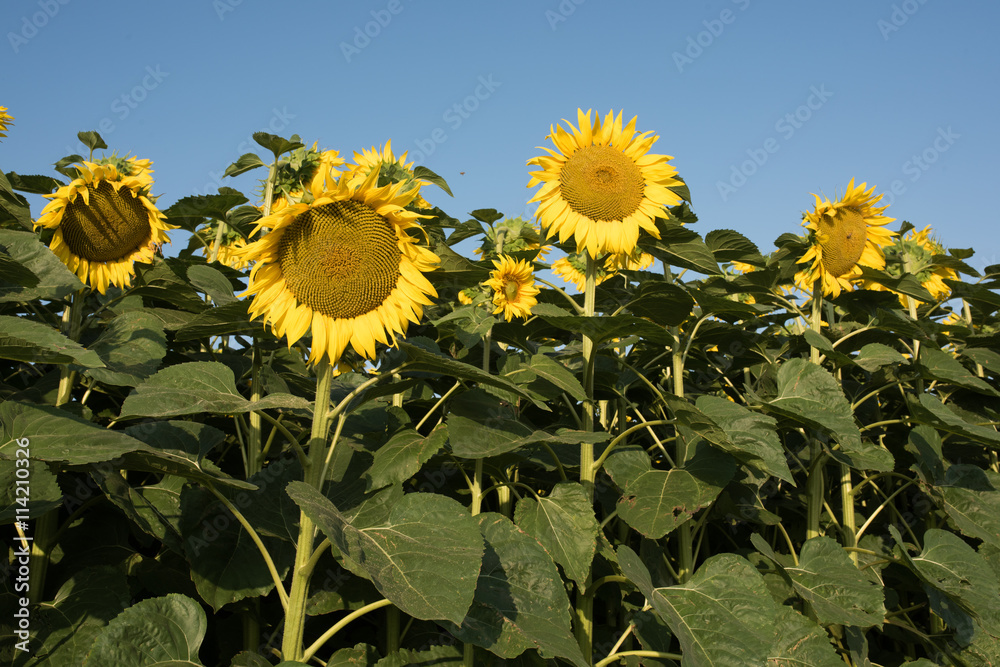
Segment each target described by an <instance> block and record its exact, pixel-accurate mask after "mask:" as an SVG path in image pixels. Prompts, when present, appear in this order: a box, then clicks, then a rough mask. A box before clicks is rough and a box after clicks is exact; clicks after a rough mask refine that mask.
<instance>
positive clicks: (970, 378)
mask: <svg viewBox="0 0 1000 667" xmlns="http://www.w3.org/2000/svg"><path fill="white" fill-rule="evenodd" d="M920 369H921V371H922V372H923V375H924V377H925V378H927V379H930V380H937V381H938V382H947V383H948V384H953V385H956V386H958V387H964V388H966V389H971V390H972V391H978V392H979V393H981V394H988V395H990V396H998V395H1000V392H997V390H996V389H994V388H993V387H991V386H990V385H989V384H987V383H986V382H984V381H983V380H981V379H980V378H978V377H976V376H975V375H973V374H972V373H970V372H969V370H968V369H967V368H966V367H965V366H963V365H962V364H961V362H960V361H958V359H956V358H955V357H953V356H951V355H950V354H948V353H947V352H944V351H942V350H938V349H935V348H933V347H923V348H921V350H920Z"/></svg>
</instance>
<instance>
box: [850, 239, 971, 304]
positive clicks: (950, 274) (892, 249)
mask: <svg viewBox="0 0 1000 667" xmlns="http://www.w3.org/2000/svg"><path fill="white" fill-rule="evenodd" d="M883 252H884V253H885V271H886V273H888V274H889V275H891V276H893V277H896V278H899V277H901V276H902V275H903V274H904V273H911V274H913V275H915V276H916V277H917V279H918V280H919V281H920V284H921V285H923V286H924V289H926V290H927V291H928V292H930V293H931V296H933V297H934V299H935V300H937V301H941V300H944V299H946V298H947V297H948V295H949V294H951V288H950V287H948V285H947V284H945V282H944V280H945V279H946V278H947V279H949V280H958V273H956V272H955V270H954V269H950V268H948V267H946V266H941V265H939V264H935V263H934V255H943V254H944V252H945V250H944V246H942V245H941V244H940V243H938V242H937V241H936V240H935V239H934V238H933V237H931V228H930V225H928V226H927V227H924V228H923V229H922V230H920V231H919V232H918V231H916V230H915V229H911V230H910V231H909V232H908V233H907V234H906V235H905V236H904V237H903V238H901V239H897V240H896V242H895V243H893V244H892V245H888V246H886V247H885V248H884V249H883ZM863 287H864V288H865V289H870V290H875V291H885V290H888V288H887V287H884V286H883V285H881V284H879V283H876V282H873V281H870V280H866V281H864V283H863ZM899 301H900V303H902V304H903V306H906V305H907V301H906V296H905V295H903V294H900V295H899ZM918 303H919V302H918Z"/></svg>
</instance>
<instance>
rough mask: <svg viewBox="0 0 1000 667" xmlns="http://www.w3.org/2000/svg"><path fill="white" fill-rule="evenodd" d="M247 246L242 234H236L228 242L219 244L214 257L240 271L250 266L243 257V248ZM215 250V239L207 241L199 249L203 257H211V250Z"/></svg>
mask: <svg viewBox="0 0 1000 667" xmlns="http://www.w3.org/2000/svg"><path fill="white" fill-rule="evenodd" d="M246 247H247V242H246V240H245V239H244V238H243V237H242V236H237V237H236V238H234V239H232V240H231V241H229V242H225V241H224V242H223V243H221V244H220V245H219V254H218V255H216V257H215V259H216V260H217V261H218V262H219V263H221V264H225V265H226V266H230V267H232V268H234V269H236V270H237V271H242V270H243V269H245V268H247V267H248V266H250V263H249V262H248V261H247V259H246V257H244V255H243V253H244V249H245V248H246ZM214 250H215V241H214V240H213V241H209V242H208V245H207V246H205V247H203V248H202V249H201V251H202V253H203V254H204V255H205V257H211V256H212V252H214Z"/></svg>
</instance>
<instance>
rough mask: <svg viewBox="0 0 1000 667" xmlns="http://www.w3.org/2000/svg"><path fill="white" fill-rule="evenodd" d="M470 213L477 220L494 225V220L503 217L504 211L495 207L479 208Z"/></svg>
mask: <svg viewBox="0 0 1000 667" xmlns="http://www.w3.org/2000/svg"><path fill="white" fill-rule="evenodd" d="M469 215H471V216H472V217H473V218H475V219H476V220H480V221H482V222H485V223H486V224H487V225H492V224H493V223H494V222H496V221H497V220H499V219H500V218H502V217H503V213H501V212H500V211H498V210H496V209H495V208H477V209H476V210H475V211H473V212H472V213H470V214H469Z"/></svg>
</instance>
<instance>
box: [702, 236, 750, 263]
mask: <svg viewBox="0 0 1000 667" xmlns="http://www.w3.org/2000/svg"><path fill="white" fill-rule="evenodd" d="M705 245H707V246H708V248H709V250H711V251H712V253H713V254H714V255H715V259H716V261H718V262H732V261H734V260H735V261H740V262H746V261H747V260H763V257H762V256H761V254H760V250H759V249H758V248H757V245H756V244H755V243H754V242H753V241H751V240H750V239H748V238H747V237H745V236H743V235H742V234H740V233H739V232H737V231H734V230H732V229H713V230H712V231H710V232H709V233H708V234H706V235H705Z"/></svg>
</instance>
